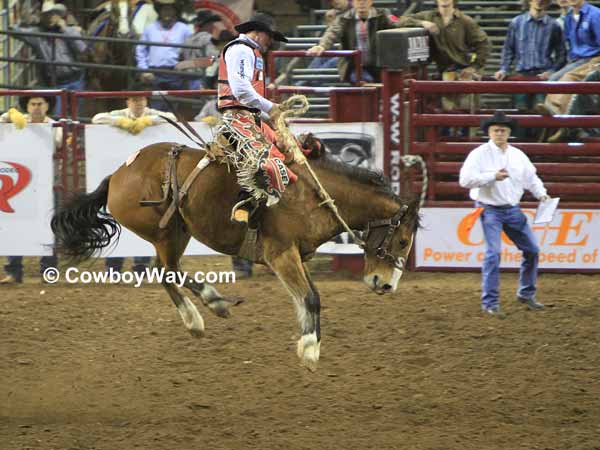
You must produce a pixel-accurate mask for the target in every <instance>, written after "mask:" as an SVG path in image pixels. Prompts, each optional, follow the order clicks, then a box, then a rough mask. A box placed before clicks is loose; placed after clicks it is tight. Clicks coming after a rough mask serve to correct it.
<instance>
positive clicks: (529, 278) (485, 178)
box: [460, 111, 549, 318]
mask: <svg viewBox="0 0 600 450" xmlns="http://www.w3.org/2000/svg"><path fill="white" fill-rule="evenodd" d="M515 127H516V123H515V121H514V120H512V119H509V118H508V117H506V115H505V114H504V112H502V111H496V113H495V114H494V115H493V116H492V117H491V118H489V119H486V120H484V121H482V123H481V128H482V129H483V131H484V133H485V134H487V135H488V136H489V137H490V140H489V141H488V142H486V143H485V144H483V145H480V146H479V147H477V148H476V149H474V150H473V151H472V152H471V153H469V156H467V159H466V160H465V162H464V164H463V166H462V168H461V170H460V185H461V186H462V187H464V188H467V189H470V190H471V193H470V195H471V198H473V199H474V200H476V201H477V203H478V206H480V207H482V208H483V212H482V214H481V224H482V227H483V234H484V238H485V243H486V253H485V258H484V260H483V267H482V270H481V272H482V294H481V309H482V311H484V312H485V313H488V314H492V315H495V316H498V317H501V318H502V317H504V314H503V313H502V312H501V311H500V303H499V301H500V299H499V290H498V286H499V282H500V279H499V276H500V254H501V249H500V243H501V240H500V235H501V232H502V231H504V232H505V233H506V234H507V235H508V237H509V238H510V239H511V240H512V241H513V242H514V243H515V245H516V246H517V248H518V249H519V250H521V251H522V252H523V259H522V263H521V270H520V273H519V289H518V291H517V300H518V301H519V302H521V303H523V304H525V305H526V306H527V307H528V308H529V309H531V310H540V309H543V308H544V305H542V304H541V303H538V302H537V301H536V300H535V292H536V280H537V268H538V259H539V247H538V245H537V243H536V240H535V237H534V236H533V232H532V231H531V228H530V227H529V225H528V224H527V218H526V217H525V215H524V214H523V212H522V211H521V208H520V207H519V202H520V200H521V197H522V196H523V193H524V190H525V189H527V190H528V191H530V192H531V193H532V194H533V195H534V196H535V197H536V198H537V199H539V200H540V201H546V200H548V199H549V197H548V195H547V193H546V189H545V188H544V184H543V183H542V181H541V180H540V179H539V177H538V176H537V174H536V169H535V166H534V165H533V164H532V163H531V161H530V160H529V158H528V157H527V155H525V153H523V152H522V151H521V150H519V149H518V148H515V147H513V146H511V145H509V144H508V138H509V137H510V134H511V131H513V130H514V128H515Z"/></svg>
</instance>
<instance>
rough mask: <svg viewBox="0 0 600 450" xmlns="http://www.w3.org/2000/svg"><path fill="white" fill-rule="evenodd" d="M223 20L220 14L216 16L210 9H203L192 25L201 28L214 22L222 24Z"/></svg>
mask: <svg viewBox="0 0 600 450" xmlns="http://www.w3.org/2000/svg"><path fill="white" fill-rule="evenodd" d="M222 20H223V19H222V18H221V16H219V15H218V14H215V13H214V12H212V11H210V10H208V9H203V10H201V11H198V14H197V15H196V17H194V19H193V20H192V23H193V24H194V25H197V26H199V27H201V26H204V25H207V24H209V23H212V22H221V21H222Z"/></svg>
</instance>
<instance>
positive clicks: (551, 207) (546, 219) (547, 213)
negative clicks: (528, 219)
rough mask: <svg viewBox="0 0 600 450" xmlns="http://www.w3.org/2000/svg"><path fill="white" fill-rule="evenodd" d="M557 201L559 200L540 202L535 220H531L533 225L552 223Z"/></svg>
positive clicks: (552, 199)
mask: <svg viewBox="0 0 600 450" xmlns="http://www.w3.org/2000/svg"><path fill="white" fill-rule="evenodd" d="M559 201H560V198H558V197H556V198H551V199H550V200H546V201H545V202H540V204H539V206H538V208H537V211H536V212H535V219H533V223H534V224H540V223H550V222H552V219H553V218H554V213H555V212H556V208H557V206H558V202H559Z"/></svg>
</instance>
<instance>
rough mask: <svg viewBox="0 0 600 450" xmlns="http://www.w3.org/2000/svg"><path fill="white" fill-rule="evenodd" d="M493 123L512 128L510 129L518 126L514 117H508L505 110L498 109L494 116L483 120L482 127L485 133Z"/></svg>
mask: <svg viewBox="0 0 600 450" xmlns="http://www.w3.org/2000/svg"><path fill="white" fill-rule="evenodd" d="M492 125H502V126H504V127H508V128H510V131H513V130H514V129H515V128H516V127H517V122H516V121H515V120H514V119H509V118H508V117H506V114H505V113H504V111H496V112H495V113H494V115H493V116H492V117H489V118H487V119H483V120H482V121H481V129H482V130H483V132H484V133H487V132H488V128H489V127H490V126H492Z"/></svg>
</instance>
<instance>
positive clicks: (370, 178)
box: [310, 153, 405, 203]
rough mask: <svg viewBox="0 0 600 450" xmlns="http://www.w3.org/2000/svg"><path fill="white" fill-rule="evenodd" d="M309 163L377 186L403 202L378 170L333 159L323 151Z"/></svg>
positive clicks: (378, 189)
mask: <svg viewBox="0 0 600 450" xmlns="http://www.w3.org/2000/svg"><path fill="white" fill-rule="evenodd" d="M310 163H311V164H314V165H315V166H317V167H321V168H323V169H325V170H328V171H331V172H334V173H339V174H341V175H346V176H347V177H348V178H350V179H352V180H355V181H358V182H360V183H362V184H366V185H369V186H375V187H376V188H377V192H379V193H381V194H384V195H386V196H388V197H390V198H392V199H394V200H396V201H398V202H402V203H404V202H405V201H404V199H402V198H400V197H399V196H397V195H396V194H394V191H392V185H391V184H390V180H389V178H388V177H386V176H385V175H383V173H381V172H380V171H378V170H371V169H365V168H363V167H357V166H352V165H350V164H347V163H344V162H341V161H338V160H336V159H333V158H332V157H331V156H329V155H327V154H326V153H324V154H323V155H322V156H320V157H319V158H318V159H311V160H310Z"/></svg>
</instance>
